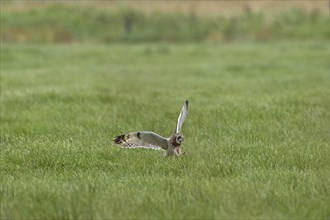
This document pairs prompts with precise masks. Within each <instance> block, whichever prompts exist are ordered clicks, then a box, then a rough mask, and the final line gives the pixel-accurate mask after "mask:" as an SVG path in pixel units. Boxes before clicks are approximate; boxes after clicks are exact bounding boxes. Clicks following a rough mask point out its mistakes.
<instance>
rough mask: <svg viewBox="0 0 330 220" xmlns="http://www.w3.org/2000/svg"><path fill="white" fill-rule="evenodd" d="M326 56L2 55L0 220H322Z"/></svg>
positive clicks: (148, 50) (325, 204) (180, 52)
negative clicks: (121, 143)
mask: <svg viewBox="0 0 330 220" xmlns="http://www.w3.org/2000/svg"><path fill="white" fill-rule="evenodd" d="M327 48H328V46H327V43H326V42H313V41H309V42H296V43H294V42H282V43H272V44H270V43H269V44H257V43H240V44H227V45H224V44H217V45H212V44H200V45H192V44H184V45H165V44H162V45H161V44H141V45H108V46H102V45H68V46H64V45H62V46H59V45H57V46H38V45H6V44H5V45H2V46H1V106H0V108H1V112H0V113H1V136H0V137H1V139H0V141H1V142H0V144H1V152H0V169H1V178H0V183H1V187H0V190H1V191H0V193H1V194H0V203H1V212H0V214H1V218H5V219H7V218H15V219H22V218H23V219H27V218H29V219H35V218H40V219H44V218H52V219H58V218H66V219H67V218H84V219H86V218H87V219H90V218H134V219H136V218H184V219H186V218H217V219H218V218H329V171H330V168H329V72H328V71H329V69H328V68H329V66H328V58H329V57H328V50H327ZM185 99H189V100H190V109H189V114H188V117H187V119H186V121H185V124H184V126H183V134H184V135H185V137H186V141H185V143H184V145H183V150H184V151H186V152H187V154H186V155H185V156H184V157H183V158H179V159H178V158H166V159H165V158H163V157H162V152H158V151H151V150H150V151H148V150H145V149H136V150H127V149H120V148H118V147H116V146H114V145H113V144H112V138H113V137H114V136H115V135H118V134H121V133H122V132H128V131H139V130H152V131H155V132H157V133H159V134H161V135H163V136H169V135H170V134H171V133H172V132H173V130H174V128H175V123H176V118H177V116H178V113H179V111H180V108H181V106H182V104H183V101H184V100H185Z"/></svg>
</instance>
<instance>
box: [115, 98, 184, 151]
mask: <svg viewBox="0 0 330 220" xmlns="http://www.w3.org/2000/svg"><path fill="white" fill-rule="evenodd" d="M187 113H188V100H186V101H185V102H184V104H183V107H182V109H181V112H180V114H179V117H178V121H177V123H176V128H175V132H174V133H173V134H172V135H171V136H170V137H169V138H165V137H162V136H160V135H158V134H156V133H154V132H152V131H138V132H130V133H125V134H122V135H119V136H117V137H115V138H114V140H113V141H114V143H115V144H118V145H120V146H121V147H123V148H147V149H153V150H163V151H165V153H164V156H171V155H175V156H177V157H179V156H182V155H183V154H184V153H185V152H182V151H181V148H180V146H181V144H182V143H183V141H184V137H183V135H182V134H181V128H182V124H183V122H184V120H185V118H186V116H187Z"/></svg>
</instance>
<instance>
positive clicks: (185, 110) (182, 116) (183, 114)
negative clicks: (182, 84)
mask: <svg viewBox="0 0 330 220" xmlns="http://www.w3.org/2000/svg"><path fill="white" fill-rule="evenodd" d="M187 113H188V100H186V101H185V102H184V103H183V107H182V109H181V112H180V115H179V117H178V122H177V123H176V129H175V133H180V131H181V127H182V124H183V121H184V119H185V118H186V116H187Z"/></svg>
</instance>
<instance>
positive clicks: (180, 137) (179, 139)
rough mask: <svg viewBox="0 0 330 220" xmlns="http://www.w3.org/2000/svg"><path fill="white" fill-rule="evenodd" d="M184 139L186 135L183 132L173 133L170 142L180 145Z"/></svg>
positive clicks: (176, 145)
mask: <svg viewBox="0 0 330 220" xmlns="http://www.w3.org/2000/svg"><path fill="white" fill-rule="evenodd" d="M183 141H184V137H183V135H182V134H173V135H172V136H171V138H170V142H171V144H172V145H173V146H175V147H178V146H180V145H181V144H182V143H183Z"/></svg>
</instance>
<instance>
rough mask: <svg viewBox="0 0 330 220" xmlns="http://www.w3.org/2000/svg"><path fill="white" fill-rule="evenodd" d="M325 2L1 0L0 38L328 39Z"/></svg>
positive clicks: (63, 40) (31, 40)
mask: <svg viewBox="0 0 330 220" xmlns="http://www.w3.org/2000/svg"><path fill="white" fill-rule="evenodd" d="M328 37H329V2H328V1H317V0H311V1H306V0H305V1H248V0H246V1H170V2H168V1H156V2H152V1H52V0H43V1H41V0H40V1H1V42H5V43H8V42H11V43H115V42H125V43H126V42H133V43H139V42H169V43H177V42H228V41H246V40H248V41H270V40H281V39H327V38H328Z"/></svg>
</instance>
